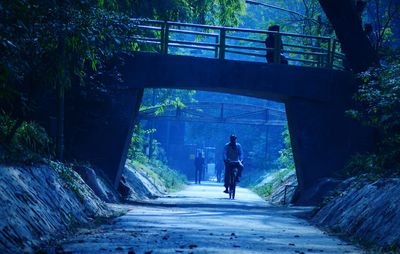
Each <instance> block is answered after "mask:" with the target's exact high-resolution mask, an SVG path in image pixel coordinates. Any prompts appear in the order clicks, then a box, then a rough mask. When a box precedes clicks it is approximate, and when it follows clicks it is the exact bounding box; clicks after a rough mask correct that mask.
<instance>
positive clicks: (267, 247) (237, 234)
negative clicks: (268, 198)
mask: <svg viewBox="0 0 400 254" xmlns="http://www.w3.org/2000/svg"><path fill="white" fill-rule="evenodd" d="M222 190H223V187H222V186H220V185H218V184H215V183H205V184H202V185H193V184H192V185H189V186H188V187H187V188H186V189H185V190H183V191H181V192H178V193H174V194H171V195H168V196H165V197H162V198H159V199H156V200H154V201H152V202H151V203H148V204H140V205H137V204H136V205H128V206H127V208H128V209H129V212H128V213H127V214H126V215H124V216H121V217H119V218H116V219H115V220H114V221H113V222H112V223H111V224H108V225H102V226H100V227H99V228H96V229H90V230H87V229H86V230H81V231H80V232H78V233H77V234H76V235H75V236H73V237H71V238H69V239H65V240H64V241H62V242H61V243H60V245H59V246H61V247H59V248H60V250H63V251H64V252H68V253H130V254H133V253H136V254H139V253H146V254H150V253H151V254H156V253H229V254H234V253H275V254H285V253H324V254H325V253H334V254H339V253H340V254H342V253H364V252H363V251H362V250H361V249H359V248H358V247H356V246H353V245H350V244H347V243H345V242H343V241H341V240H339V239H337V238H335V237H332V236H329V235H328V234H326V233H324V232H322V231H321V230H319V229H318V228H316V227H314V226H312V225H310V224H309V223H308V222H307V221H305V220H303V219H300V218H298V217H296V216H295V215H296V214H301V213H304V212H307V211H309V209H310V208H280V207H275V206H272V205H270V204H268V203H267V202H265V201H263V200H262V199H261V198H259V197H258V196H257V195H256V194H254V193H252V192H251V191H249V190H247V189H244V188H238V190H237V199H236V200H229V199H228V198H227V197H228V195H227V194H224V193H222Z"/></svg>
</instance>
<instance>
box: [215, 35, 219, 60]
mask: <svg viewBox="0 0 400 254" xmlns="http://www.w3.org/2000/svg"><path fill="white" fill-rule="evenodd" d="M218 44H219V36H218V35H217V36H216V37H215V52H214V57H215V58H218Z"/></svg>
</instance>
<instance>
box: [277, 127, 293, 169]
mask: <svg viewBox="0 0 400 254" xmlns="http://www.w3.org/2000/svg"><path fill="white" fill-rule="evenodd" d="M282 135H283V143H284V148H283V149H282V150H280V151H279V158H278V167H279V168H287V169H289V170H294V169H295V165H294V160H293V153H292V144H291V143H290V134H289V129H288V127H287V126H286V127H285V130H284V131H283V133H282Z"/></svg>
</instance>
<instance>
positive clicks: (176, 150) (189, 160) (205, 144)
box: [138, 94, 287, 179]
mask: <svg viewBox="0 0 400 254" xmlns="http://www.w3.org/2000/svg"><path fill="white" fill-rule="evenodd" d="M218 96H221V97H223V96H226V95H225V94H219V95H218ZM229 98H231V100H233V101H237V100H239V98H240V97H238V96H230V97H229ZM258 103H260V102H259V101H258ZM138 120H140V121H144V123H143V124H144V126H146V127H147V128H149V129H154V128H155V129H156V130H157V131H156V132H155V133H150V134H149V136H148V138H149V139H148V146H147V147H148V150H147V152H148V156H149V157H151V156H152V154H153V148H154V147H153V145H152V144H153V140H154V139H156V140H157V143H158V144H159V145H160V146H161V147H162V148H163V150H164V151H165V152H166V156H167V161H168V165H169V166H170V167H171V168H174V169H176V170H178V171H180V172H181V173H183V174H185V175H186V176H187V177H188V178H189V179H191V178H192V176H193V170H192V167H193V163H194V162H193V159H194V157H195V155H196V151H197V150H198V149H200V150H203V151H206V152H205V155H206V157H207V158H206V160H209V161H208V163H211V164H215V165H216V164H218V165H219V163H220V162H221V160H222V157H221V156H222V146H223V145H224V144H225V143H226V142H227V140H228V135H230V133H231V132H229V131H228V132H226V133H225V134H224V135H223V139H222V140H221V137H220V135H221V131H220V130H222V128H221V127H216V126H221V124H224V125H228V126H231V127H230V128H233V130H231V131H234V129H236V127H235V126H238V125H244V126H245V128H247V129H248V132H247V134H248V133H252V131H251V130H252V129H253V128H257V129H258V130H261V132H260V133H262V137H260V136H259V137H257V140H259V142H260V143H259V145H261V146H260V147H259V149H260V153H261V154H257V155H253V154H252V155H249V157H247V155H248V153H246V152H247V146H246V142H245V143H243V137H241V136H239V140H240V143H241V144H242V145H244V150H245V161H246V172H250V171H255V170H259V168H257V167H255V166H254V165H256V164H257V165H258V164H259V163H260V162H259V160H260V159H258V160H257V159H256V158H253V157H254V156H256V157H257V158H259V157H261V158H262V159H261V160H262V161H264V162H266V163H270V164H271V163H273V162H275V160H276V159H277V158H278V157H279V150H280V149H281V148H282V146H283V138H282V132H283V131H284V126H285V125H287V120H286V113H285V111H284V110H281V109H278V108H276V107H275V108H274V107H267V106H261V105H254V104H240V103H232V102H224V103H219V102H207V101H206V102H205V101H199V102H194V103H184V106H183V107H177V106H175V105H168V106H164V105H162V106H149V107H144V108H142V109H141V110H140V111H139V115H138ZM194 123H200V125H199V124H198V125H194V126H197V127H192V129H193V128H194V130H196V128H202V129H203V128H205V129H206V130H207V131H206V133H207V137H205V138H203V139H204V140H202V141H201V142H199V141H197V142H196V141H194V142H193V140H191V139H189V140H186V138H185V137H186V136H187V135H188V131H187V130H186V129H187V127H190V126H193V124H194ZM202 124H204V125H202ZM215 124H216V125H215ZM234 132H235V133H236V135H238V134H239V133H237V132H236V131H234ZM201 133H202V132H201V131H200V133H199V134H198V135H201ZM192 135H193V134H192ZM198 135H196V134H195V136H198ZM189 136H190V133H189ZM197 138H199V139H202V138H201V136H198V137H197ZM207 149H208V150H207ZM210 149H211V150H213V151H211V150H210ZM248 149H249V150H250V148H248ZM209 150H210V151H209ZM261 151H262V152H261ZM209 153H211V154H209ZM250 154H251V153H250ZM256 160H257V161H256ZM211 167H212V166H211ZM210 170H212V169H210ZM264 170H265V169H264ZM211 174H212V173H211Z"/></svg>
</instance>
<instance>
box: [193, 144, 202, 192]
mask: <svg viewBox="0 0 400 254" xmlns="http://www.w3.org/2000/svg"><path fill="white" fill-rule="evenodd" d="M194 168H195V172H194V183H198V184H200V183H201V179H202V177H203V169H204V156H203V153H202V152H197V156H196V158H195V159H194Z"/></svg>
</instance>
